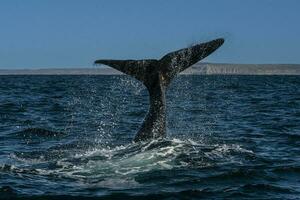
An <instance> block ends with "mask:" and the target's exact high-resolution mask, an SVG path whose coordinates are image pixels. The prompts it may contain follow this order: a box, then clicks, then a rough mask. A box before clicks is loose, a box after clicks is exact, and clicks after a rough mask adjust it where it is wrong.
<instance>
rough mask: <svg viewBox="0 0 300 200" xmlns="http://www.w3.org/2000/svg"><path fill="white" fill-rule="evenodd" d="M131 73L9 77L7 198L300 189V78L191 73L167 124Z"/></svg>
mask: <svg viewBox="0 0 300 200" xmlns="http://www.w3.org/2000/svg"><path fill="white" fill-rule="evenodd" d="M148 106H149V102H148V93H147V90H146V89H145V87H144V86H143V85H141V84H140V83H139V82H138V81H135V80H134V79H131V78H129V77H127V76H121V75H119V76H0V199H18V198H19V199H64V200H66V199H83V198H84V197H85V198H90V199H300V77H299V76H219V75H216V76H214V75H211V76H200V75H182V76H179V77H178V78H177V79H176V80H174V82H173V83H172V84H171V86H170V88H169V90H168V92H167V113H168V115H167V134H168V137H167V138H166V139H162V140H155V141H150V142H143V143H133V142H132V139H133V137H134V135H135V133H136V132H137V131H138V129H139V126H140V125H141V123H142V121H143V118H144V116H145V115H146V113H147V110H148Z"/></svg>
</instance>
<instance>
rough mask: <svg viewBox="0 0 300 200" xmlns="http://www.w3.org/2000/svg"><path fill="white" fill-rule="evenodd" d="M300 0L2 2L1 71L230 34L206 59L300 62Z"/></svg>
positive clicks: (82, 61)
mask: <svg viewBox="0 0 300 200" xmlns="http://www.w3.org/2000/svg"><path fill="white" fill-rule="evenodd" d="M299 20H300V1H299V0H148V1H146V0H1V1H0V28H1V29H0V69H4V68H6V69H12V68H49V67H90V66H92V63H93V61H94V60H95V59H100V58H111V59H142V58H159V57H161V56H162V55H163V54H165V53H167V52H169V51H173V50H176V49H178V48H183V47H186V46H189V45H191V44H194V43H197V42H202V41H207V40H210V39H214V38H217V37H224V38H225V40H226V41H225V44H224V46H223V47H221V48H220V49H219V50H218V51H217V52H216V53H215V54H213V55H211V56H209V57H208V58H207V59H205V60H204V62H221V63H299V64H300V21H299Z"/></svg>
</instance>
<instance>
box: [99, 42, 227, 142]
mask: <svg viewBox="0 0 300 200" xmlns="http://www.w3.org/2000/svg"><path fill="white" fill-rule="evenodd" d="M223 43H224V39H223V38H219V39H215V40H212V41H209V42H205V43H201V44H197V45H193V46H191V47H188V48H184V49H180V50H177V51H174V52H171V53H168V54H166V55H165V56H163V57H162V58H161V59H159V60H156V59H144V60H108V59H101V60H96V61H95V64H104V65H107V66H110V67H112V68H114V69H117V70H119V71H121V72H123V73H125V74H128V75H130V76H132V77H134V78H136V79H137V80H139V81H141V82H142V83H143V84H144V85H145V86H146V88H147V89H148V91H149V96H150V108H149V112H148V114H147V115H146V117H145V119H144V122H143V124H142V126H141V128H140V130H139V131H138V132H137V134H136V136H135V138H134V142H139V141H146V140H150V139H158V138H162V137H165V136H166V89H167V87H168V86H169V84H170V82H171V81H172V80H173V79H174V77H176V76H177V75H178V74H179V73H180V72H182V71H183V70H185V69H187V68H188V67H190V66H192V65H193V64H195V63H197V62H199V61H200V60H202V59H203V58H205V57H207V56H208V55H210V54H211V53H213V52H214V51H215V50H216V49H218V48H219V47H220V46H221V45H222V44H223Z"/></svg>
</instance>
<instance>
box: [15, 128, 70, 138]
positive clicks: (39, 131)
mask: <svg viewBox="0 0 300 200" xmlns="http://www.w3.org/2000/svg"><path fill="white" fill-rule="evenodd" d="M64 135H66V134H65V133H63V132H59V131H52V130H47V129H43V128H27V129H24V130H22V131H19V132H14V133H11V134H10V136H15V137H18V138H24V139H30V138H36V137H38V138H40V137H42V138H44V137H46V138H49V137H60V136H64Z"/></svg>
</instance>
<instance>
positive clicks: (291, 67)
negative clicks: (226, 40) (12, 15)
mask: <svg viewBox="0 0 300 200" xmlns="http://www.w3.org/2000/svg"><path fill="white" fill-rule="evenodd" d="M117 74H122V73H120V72H119V71H117V70H115V69H112V68H110V67H102V66H99V67H95V68H52V69H14V70H11V69H0V75H117ZM182 74H193V75H197V74H199V75H213V74H222V75H300V64H299V65H298V64H221V63H220V64H219V63H218V64H216V63H197V64H195V65H193V66H192V67H190V68H188V69H187V70H185V71H183V72H182Z"/></svg>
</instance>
